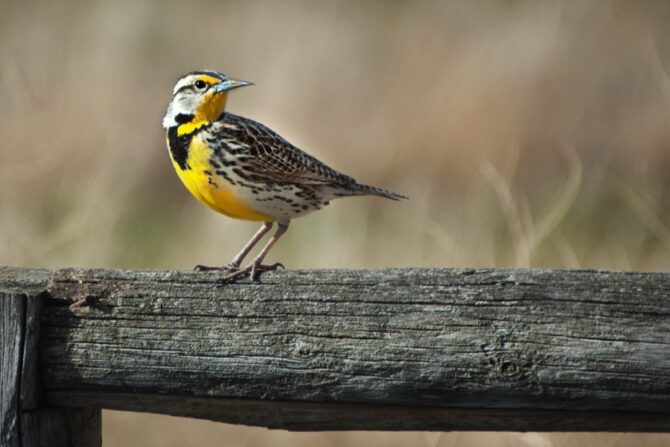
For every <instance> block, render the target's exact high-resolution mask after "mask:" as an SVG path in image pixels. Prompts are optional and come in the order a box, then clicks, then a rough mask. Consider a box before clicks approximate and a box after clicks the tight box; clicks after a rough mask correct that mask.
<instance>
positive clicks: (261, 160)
mask: <svg viewBox="0 0 670 447" xmlns="http://www.w3.org/2000/svg"><path fill="white" fill-rule="evenodd" d="M210 133H211V136H212V137H213V138H216V139H217V140H218V141H217V142H219V143H223V144H224V146H225V147H223V148H222V150H223V151H226V152H228V154H229V155H228V156H235V157H236V158H237V160H238V161H239V162H240V163H241V164H242V165H243V166H245V167H246V169H248V170H249V171H251V172H252V173H253V174H254V175H256V176H258V177H264V178H267V179H269V180H273V181H278V182H281V183H300V184H306V185H310V184H311V185H324V184H331V185H333V186H340V187H344V188H347V187H349V186H354V185H357V183H356V180H354V179H353V178H351V177H349V176H346V175H344V174H342V173H340V172H337V171H336V170H334V169H332V168H330V167H328V166H327V165H325V164H324V163H322V162H320V161H319V160H317V159H316V158H314V157H312V156H311V155H309V154H307V153H306V152H304V151H302V150H300V149H298V148H297V147H295V146H293V145H292V144H291V143H289V142H288V141H286V140H285V139H283V138H282V137H281V136H279V135H278V134H277V133H276V132H274V131H273V130H271V129H269V128H267V127H265V126H264V125H262V124H260V123H257V122H256V121H253V120H250V119H248V118H244V117H241V116H238V115H233V114H232V113H224V114H223V116H222V117H221V118H220V119H219V120H218V121H217V122H216V123H214V126H212V128H211V129H210ZM218 156H219V157H224V156H226V154H224V153H220V154H218Z"/></svg>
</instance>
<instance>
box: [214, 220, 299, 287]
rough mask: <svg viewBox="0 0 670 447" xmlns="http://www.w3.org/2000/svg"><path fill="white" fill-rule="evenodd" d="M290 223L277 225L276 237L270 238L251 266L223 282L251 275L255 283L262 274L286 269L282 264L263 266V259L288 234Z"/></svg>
mask: <svg viewBox="0 0 670 447" xmlns="http://www.w3.org/2000/svg"><path fill="white" fill-rule="evenodd" d="M288 224H289V223H288V222H285V223H284V222H279V223H278V224H277V231H276V232H275V234H274V235H272V237H271V238H270V240H269V241H268V243H267V244H265V247H263V249H262V250H261V252H260V253H258V256H256V257H255V258H254V260H253V261H251V263H249V265H247V266H246V267H244V268H242V269H238V270H237V271H235V272H233V273H231V274H229V275H228V276H226V277H225V278H223V282H224V283H226V282H231V281H234V280H236V279H238V278H242V277H244V276H247V275H249V277H250V278H251V280H252V281H255V280H256V279H258V274H259V273H261V272H267V271H269V270H276V269H277V268H279V267H281V268H284V265H283V264H281V263H280V262H275V263H274V264H270V265H265V264H263V259H265V256H267V254H268V252H269V251H270V249H271V248H272V247H273V246H274V244H275V243H276V242H277V241H278V240H279V238H280V237H282V235H283V234H284V233H286V230H288Z"/></svg>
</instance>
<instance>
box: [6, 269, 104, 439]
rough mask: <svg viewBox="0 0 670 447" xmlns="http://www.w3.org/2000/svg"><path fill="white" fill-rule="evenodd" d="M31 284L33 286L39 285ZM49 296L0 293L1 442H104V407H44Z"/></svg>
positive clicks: (30, 286)
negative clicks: (42, 351)
mask: <svg viewBox="0 0 670 447" xmlns="http://www.w3.org/2000/svg"><path fill="white" fill-rule="evenodd" d="M29 284H30V285H29V287H28V289H31V288H32V287H33V286H34V284H35V283H34V282H29ZM45 286H46V284H45ZM44 299H45V297H44V296H26V295H25V294H23V293H8V292H0V353H1V354H2V356H1V357H0V422H1V423H2V426H1V430H0V434H1V436H0V445H2V446H3V447H96V446H100V445H102V427H101V420H102V419H101V411H100V409H99V408H86V409H73V408H66V409H48V408H44V407H43V405H42V400H41V377H40V370H39V353H38V346H39V335H40V320H41V315H40V313H41V309H42V304H43V300H44Z"/></svg>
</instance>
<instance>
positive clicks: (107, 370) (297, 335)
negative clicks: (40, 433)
mask: <svg viewBox="0 0 670 447" xmlns="http://www.w3.org/2000/svg"><path fill="white" fill-rule="evenodd" d="M217 278H218V275H217V274H215V273H191V272H166V271H115V270H62V271H58V272H55V274H54V277H53V280H52V282H51V284H50V286H49V288H48V292H49V294H50V295H51V297H52V299H51V300H49V301H48V303H47V308H46V311H45V312H44V317H43V330H44V336H43V337H42V338H41V340H42V341H41V343H42V361H43V372H44V377H45V379H46V380H45V383H46V395H47V399H48V402H49V403H50V405H53V406H73V405H76V406H85V407H106V408H117V409H126V410H134V411H140V410H141V411H155V412H162V413H167V414H177V415H180V414H181V415H187V416H195V417H203V418H208V419H214V420H224V421H229V422H238V423H245V424H250V425H261V426H271V427H278V428H290V429H303V430H317V429H328V430H333V429H394V428H395V429H430V430H440V429H483V430H486V429H501V428H506V427H507V429H514V430H530V429H542V430H613V431H624V430H639V431H649V430H653V431H669V430H670V324H668V321H670V275H668V274H662V273H620V272H599V271H549V270H448V269H395V270H380V271H289V272H279V273H276V274H275V273H272V274H266V275H264V276H263V277H262V282H261V283H260V284H250V283H248V282H244V283H237V284H228V285H221V284H218V283H217ZM81 298H90V300H89V301H90V302H91V303H94V304H93V305H92V306H91V307H84V308H78V309H69V308H68V307H67V306H66V304H67V303H70V302H72V301H75V300H79V299H81ZM131 397H132V398H131ZM205 402H208V404H207V405H205V404H204V403H205ZM201 405H202V406H201ZM310 415H311V416H310ZM393 415H395V416H393ZM534 415H535V416H534ZM390 421H393V422H390ZM396 424H397V425H396ZM506 424H509V425H506Z"/></svg>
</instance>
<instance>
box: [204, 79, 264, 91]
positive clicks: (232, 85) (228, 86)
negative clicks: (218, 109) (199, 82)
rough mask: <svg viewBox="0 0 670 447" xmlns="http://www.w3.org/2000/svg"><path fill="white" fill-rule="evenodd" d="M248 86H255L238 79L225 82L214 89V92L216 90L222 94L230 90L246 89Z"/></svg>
mask: <svg viewBox="0 0 670 447" xmlns="http://www.w3.org/2000/svg"><path fill="white" fill-rule="evenodd" d="M247 85H254V83H253V82H250V81H238V80H237V79H226V80H225V81H223V82H221V83H219V84H216V85H215V86H214V87H212V90H214V92H216V93H222V92H227V91H228V90H233V89H236V88H240V87H246V86H247Z"/></svg>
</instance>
